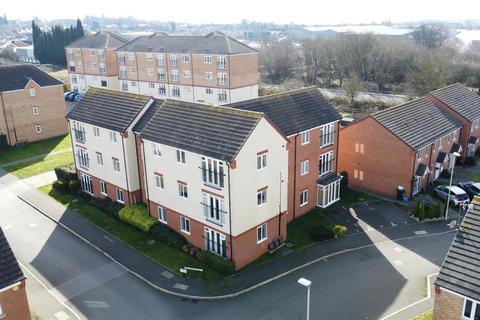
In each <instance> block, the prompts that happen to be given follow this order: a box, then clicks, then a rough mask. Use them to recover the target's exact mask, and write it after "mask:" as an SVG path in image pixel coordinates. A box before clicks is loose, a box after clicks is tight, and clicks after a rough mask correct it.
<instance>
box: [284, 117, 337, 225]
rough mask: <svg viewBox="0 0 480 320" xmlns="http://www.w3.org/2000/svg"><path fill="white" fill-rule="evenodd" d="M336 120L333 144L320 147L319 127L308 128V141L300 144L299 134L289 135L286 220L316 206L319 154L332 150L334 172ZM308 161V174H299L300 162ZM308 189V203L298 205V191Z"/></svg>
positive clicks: (292, 218) (334, 168)
mask: <svg viewBox="0 0 480 320" xmlns="http://www.w3.org/2000/svg"><path fill="white" fill-rule="evenodd" d="M338 128H339V127H338V122H337V124H336V127H335V138H334V144H333V145H330V146H327V147H324V148H322V147H320V128H316V129H313V130H310V143H308V144H305V145H302V141H301V136H300V135H296V136H293V137H289V140H290V142H289V143H288V144H287V150H288V210H287V211H288V222H291V221H293V220H294V219H296V218H298V217H301V216H302V215H304V214H306V213H307V212H309V211H311V210H312V209H315V208H316V206H317V180H318V179H319V176H318V174H319V161H320V155H321V154H323V153H326V152H329V151H333V159H334V161H333V171H334V172H336V169H337V168H336V158H337V144H338ZM304 160H308V161H309V166H310V169H309V172H308V174H306V175H304V176H302V175H301V163H302V161H304ZM305 189H308V204H306V205H304V206H300V193H301V192H302V191H303V190H305Z"/></svg>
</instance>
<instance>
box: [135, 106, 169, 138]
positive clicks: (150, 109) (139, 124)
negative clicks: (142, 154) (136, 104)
mask: <svg viewBox="0 0 480 320" xmlns="http://www.w3.org/2000/svg"><path fill="white" fill-rule="evenodd" d="M162 103H163V100H160V99H155V101H154V102H153V103H152V105H151V106H150V107H148V110H147V111H145V113H144V114H143V115H142V117H141V118H140V120H138V122H137V123H136V124H135V126H134V127H133V132H135V133H140V132H142V130H143V128H145V126H146V125H147V123H148V121H150V120H151V119H152V117H153V115H154V114H155V113H156V112H157V110H158V108H160V107H161V105H162Z"/></svg>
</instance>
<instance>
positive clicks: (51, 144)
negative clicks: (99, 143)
mask: <svg viewBox="0 0 480 320" xmlns="http://www.w3.org/2000/svg"><path fill="white" fill-rule="evenodd" d="M70 148H71V143H70V135H66V136H60V137H56V138H52V139H48V140H43V141H38V142H32V143H29V144H25V145H22V146H19V147H10V148H7V149H2V150H0V166H1V165H4V164H6V163H9V162H13V161H18V160H22V159H25V158H30V157H34V156H39V155H42V154H47V153H50V152H53V151H58V150H63V149H70Z"/></svg>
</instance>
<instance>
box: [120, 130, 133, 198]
mask: <svg viewBox="0 0 480 320" xmlns="http://www.w3.org/2000/svg"><path fill="white" fill-rule="evenodd" d="M132 134H133V133H132ZM120 137H121V138H122V153H123V163H124V165H125V180H126V182H127V192H128V203H129V204H132V203H131V201H130V200H131V199H130V186H129V183H128V169H127V158H126V157H125V145H124V141H123V140H124V137H123V136H122V135H120Z"/></svg>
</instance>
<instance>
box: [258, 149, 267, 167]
mask: <svg viewBox="0 0 480 320" xmlns="http://www.w3.org/2000/svg"><path fill="white" fill-rule="evenodd" d="M266 167H267V153H266V152H264V153H262V154H257V170H261V169H263V168H266Z"/></svg>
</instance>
